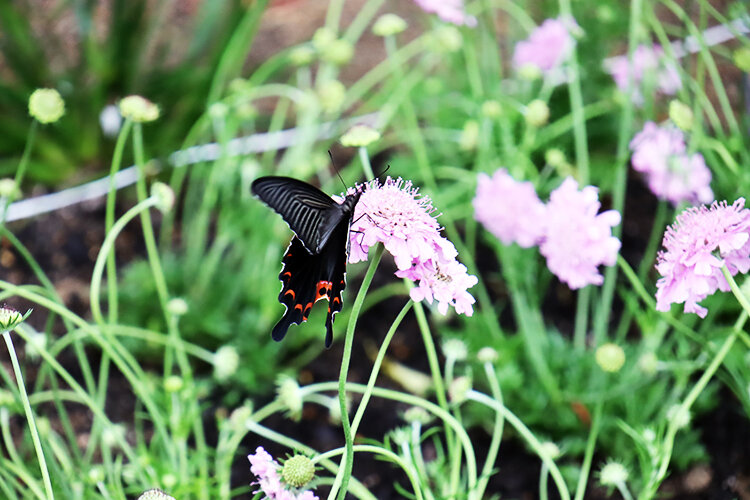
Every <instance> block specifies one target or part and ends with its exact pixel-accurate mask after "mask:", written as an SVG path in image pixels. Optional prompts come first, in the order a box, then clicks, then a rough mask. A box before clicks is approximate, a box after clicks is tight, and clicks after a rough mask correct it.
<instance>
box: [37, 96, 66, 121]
mask: <svg viewBox="0 0 750 500" xmlns="http://www.w3.org/2000/svg"><path fill="white" fill-rule="evenodd" d="M29 114H30V115H31V116H32V117H34V118H35V119H36V120H37V121H38V122H39V123H54V122H56V121H57V120H59V119H60V118H61V117H62V115H64V114H65V101H63V98H62V96H61V95H60V93H59V92H58V91H57V90H55V89H36V90H35V91H34V92H33V93H32V94H31V97H29Z"/></svg>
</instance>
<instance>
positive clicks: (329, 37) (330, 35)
mask: <svg viewBox="0 0 750 500" xmlns="http://www.w3.org/2000/svg"><path fill="white" fill-rule="evenodd" d="M334 40H336V33H334V32H333V30H331V29H330V28H326V27H325V26H324V27H322V28H318V30H317V31H315V34H314V35H313V37H312V44H313V47H315V50H317V51H318V53H320V52H323V51H324V50H325V49H326V47H327V46H328V45H329V44H330V43H331V42H333V41H334Z"/></svg>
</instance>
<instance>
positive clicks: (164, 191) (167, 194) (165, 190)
mask: <svg viewBox="0 0 750 500" xmlns="http://www.w3.org/2000/svg"><path fill="white" fill-rule="evenodd" d="M151 196H153V197H154V198H156V208H158V209H159V211H160V212H162V213H167V212H169V211H170V210H172V207H173V206H174V191H172V188H171V187H169V186H167V185H166V184H164V183H163V182H154V183H153V184H152V185H151Z"/></svg>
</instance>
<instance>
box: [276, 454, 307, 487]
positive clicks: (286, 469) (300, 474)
mask: <svg viewBox="0 0 750 500" xmlns="http://www.w3.org/2000/svg"><path fill="white" fill-rule="evenodd" d="M281 477H282V479H283V480H284V482H285V483H286V484H288V485H289V486H291V487H293V488H303V487H304V486H305V485H306V484H308V483H309V482H310V481H312V480H313V479H314V478H315V464H314V463H313V461H312V460H310V459H309V458H307V457H306V456H304V455H294V456H293V457H291V458H289V459H287V460H286V461H285V462H284V466H283V467H282V468H281Z"/></svg>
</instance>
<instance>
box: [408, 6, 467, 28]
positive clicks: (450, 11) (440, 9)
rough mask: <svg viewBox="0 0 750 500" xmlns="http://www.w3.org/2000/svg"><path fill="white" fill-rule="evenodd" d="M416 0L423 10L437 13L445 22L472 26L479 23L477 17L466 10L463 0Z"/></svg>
mask: <svg viewBox="0 0 750 500" xmlns="http://www.w3.org/2000/svg"><path fill="white" fill-rule="evenodd" d="M414 2H415V3H416V4H417V5H419V6H420V7H421V8H422V10H423V11H425V12H430V13H433V14H437V16H438V17H439V18H440V19H442V20H443V21H445V22H448V23H453V24H456V25H459V26H462V25H466V26H469V27H472V28H473V27H474V26H476V25H477V18H476V17H474V16H470V15H468V14H467V13H466V11H465V10H464V2H463V0H414Z"/></svg>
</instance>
